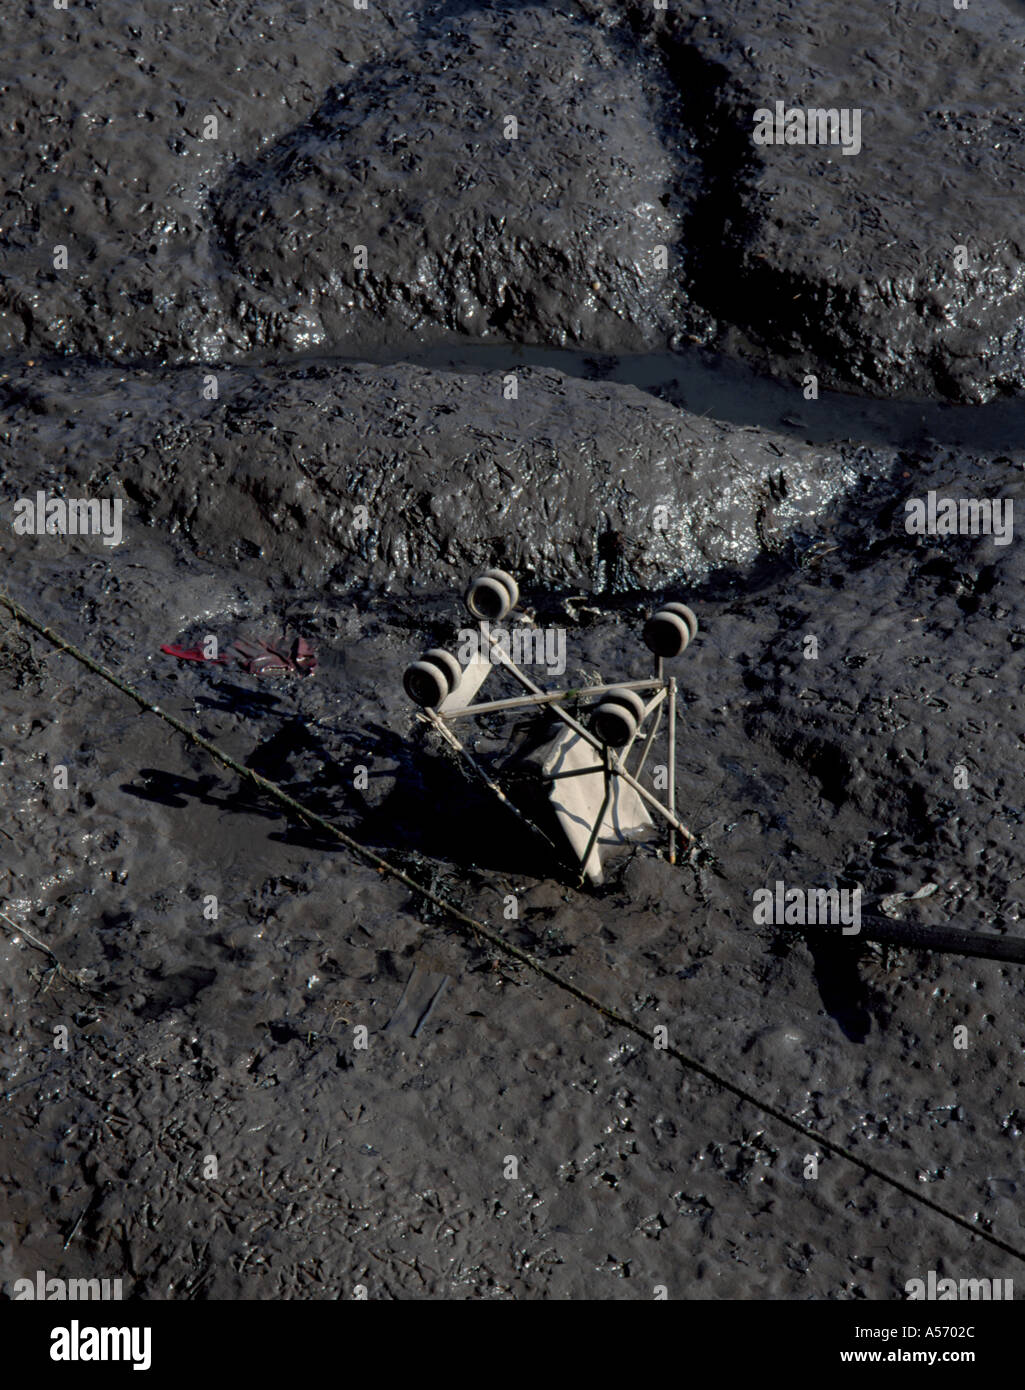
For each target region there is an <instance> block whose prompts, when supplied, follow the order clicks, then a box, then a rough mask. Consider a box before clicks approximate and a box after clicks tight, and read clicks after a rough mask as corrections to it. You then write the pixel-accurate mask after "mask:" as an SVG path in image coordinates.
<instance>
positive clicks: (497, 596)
mask: <svg viewBox="0 0 1025 1390" xmlns="http://www.w3.org/2000/svg"><path fill="white" fill-rule="evenodd" d="M519 601H520V589H519V585H518V584H517V583H516V580H515V579H513V577H512V575H511V574H506V572H505V570H485V572H484V573H483V574H482V575H479V576H478V577H477V578H476V579H474V580H473V582H472V583H471V584H470V587H469V589H468V590H467V593H466V606H467V608H468V609H469V610H470V612H471V613H472V614H473V616H474V617H475V618H480V619H486V620H487V621H488V622H492V623H500V622H501V621H502V619H503V618H504V617H506V615H507V614H509V613H511V612H512V610H513V609H514V608H515V607H516V605H517V603H519Z"/></svg>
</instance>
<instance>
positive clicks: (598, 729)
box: [591, 687, 644, 748]
mask: <svg viewBox="0 0 1025 1390" xmlns="http://www.w3.org/2000/svg"><path fill="white" fill-rule="evenodd" d="M643 718H644V701H643V700H642V699H641V697H640V696H639V695H638V694H637V692H636V690H624V689H622V688H619V687H617V688H616V689H614V690H607V691H606V692H605V694H604V695H603V696H602V702H601V704H600V705H599V706H598V707H597V708H596V709H595V711H594V713H593V714H592V716H591V728H592V729H593V730H594V732H595V734H597V736H598V738H599V739H601V741H602V743H606V744H608V746H609V747H610V748H622V747H623V746H624V744H627V743H629V742H630V740H631V739H632V738H633V736H634V734H636V732H637V729H638V727H639V725H640V722H641V720H642V719H643Z"/></svg>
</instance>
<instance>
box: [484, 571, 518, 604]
mask: <svg viewBox="0 0 1025 1390" xmlns="http://www.w3.org/2000/svg"><path fill="white" fill-rule="evenodd" d="M481 578H482V579H497V580H498V582H499V584H502V585H504V586H505V588H507V589H508V590H509V607H510V609H512V608H515V607H516V605H517V604H518V603H519V601H520V586H519V585H518V584H517V583H516V580H515V579H514V578H513V577H512V575H511V574H509V573H507V571H506V570H485V571H484V573H483V575H482V576H481Z"/></svg>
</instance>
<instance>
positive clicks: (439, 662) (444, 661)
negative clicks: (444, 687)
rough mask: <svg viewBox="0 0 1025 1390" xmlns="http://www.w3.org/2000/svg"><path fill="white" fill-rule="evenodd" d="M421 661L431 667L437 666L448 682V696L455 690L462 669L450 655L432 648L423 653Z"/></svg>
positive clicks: (460, 677)
mask: <svg viewBox="0 0 1025 1390" xmlns="http://www.w3.org/2000/svg"><path fill="white" fill-rule="evenodd" d="M420 660H421V661H429V662H430V663H431V665H432V666H437V668H438V670H439V671H441V673H442V675H444V676H445V677H446V680H447V682H448V689H449V694H451V693H452V691H453V690H455V688H456V686H457V685H458V684H459V682H460V681H461V680H462V679H463V668H462V667H461V666H460V664H459V662H458V661H457V660H456V658H455V657H454V656H453V655H452V653H451V652H446V651H445V650H444V649H443V648H441V647H432V648H431V650H430V651H429V652H424V654H423V656H422V657H421V658H420Z"/></svg>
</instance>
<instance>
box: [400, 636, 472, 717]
mask: <svg viewBox="0 0 1025 1390" xmlns="http://www.w3.org/2000/svg"><path fill="white" fill-rule="evenodd" d="M462 675H463V668H462V667H461V666H460V664H459V662H458V661H457V660H456V659H455V657H454V656H453V655H452V653H451V652H446V651H442V649H441V648H440V647H432V648H431V650H430V651H429V652H424V654H423V656H422V657H421V659H420V660H419V661H414V662H413V664H412V665H411V666H407V667H406V669H405V672H404V673H403V676H402V687H403V689H404V690H405V692H406V694H407V695H408V696H409V698H410V699H411V700H412V701H413V703H414V704H415V705H420V706H422V707H423V708H424V709H437V707H438V706H439V705H440V704H441V703H442V701H443V700H444V699H445V697H446V696H447V695H450V694H451V693H452V691H453V690H455V688H456V686H457V685H458V684H459V682H460V680H461V679H462Z"/></svg>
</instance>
